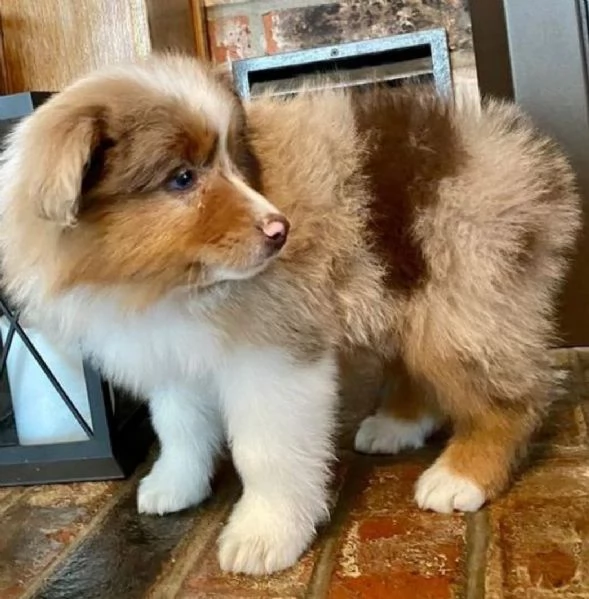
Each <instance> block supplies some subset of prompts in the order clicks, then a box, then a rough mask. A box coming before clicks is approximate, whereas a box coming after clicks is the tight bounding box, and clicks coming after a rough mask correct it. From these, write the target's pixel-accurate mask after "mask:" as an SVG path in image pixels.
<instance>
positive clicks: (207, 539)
mask: <svg viewBox="0 0 589 599" xmlns="http://www.w3.org/2000/svg"><path fill="white" fill-rule="evenodd" d="M239 490H240V486H239V484H238V481H237V480H234V481H231V483H230V484H228V485H226V486H225V487H224V488H223V489H222V490H221V491H220V492H218V493H217V494H216V496H215V497H214V498H213V500H212V501H213V504H212V505H211V504H209V505H207V506H206V508H205V510H206V511H205V512H203V515H205V516H206V518H196V520H195V523H194V526H193V527H192V528H191V529H190V530H189V531H188V532H187V533H186V534H185V536H184V539H183V540H182V541H181V542H180V543H179V545H178V546H177V547H176V548H175V549H174V552H173V554H172V556H171V559H172V560H174V561H175V563H174V566H173V567H172V568H171V569H170V571H169V572H168V573H167V574H166V575H165V576H164V577H163V578H162V579H160V580H156V581H155V583H154V584H153V585H152V587H151V589H150V590H149V591H148V592H147V593H146V595H145V597H146V599H147V598H148V599H174V597H176V596H177V595H178V593H179V592H180V590H181V588H182V584H183V583H184V581H185V580H186V577H187V576H188V573H189V572H190V570H191V569H193V568H195V567H197V566H199V565H200V564H201V563H202V562H203V561H204V559H205V558H206V556H207V555H208V553H207V551H206V550H207V549H212V548H213V545H214V543H215V541H216V536H217V531H218V529H219V527H220V526H219V525H220V524H221V523H222V522H223V521H224V520H225V518H226V517H227V515H228V514H229V512H230V511H231V510H232V509H233V506H234V505H235V502H236V501H237V499H238V498H239ZM176 556H178V557H177V558H176Z"/></svg>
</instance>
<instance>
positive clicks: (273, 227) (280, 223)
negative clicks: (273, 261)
mask: <svg viewBox="0 0 589 599" xmlns="http://www.w3.org/2000/svg"><path fill="white" fill-rule="evenodd" d="M289 228H290V224H289V222H288V221H287V220H286V218H284V216H282V215H280V214H271V215H270V216H267V217H266V218H265V219H264V220H263V222H262V227H261V229H262V233H264V235H265V236H266V243H267V245H268V246H269V247H270V248H272V249H273V250H274V251H278V250H279V249H281V248H282V246H283V245H284V244H285V243H286V238H287V236H288V230H289Z"/></svg>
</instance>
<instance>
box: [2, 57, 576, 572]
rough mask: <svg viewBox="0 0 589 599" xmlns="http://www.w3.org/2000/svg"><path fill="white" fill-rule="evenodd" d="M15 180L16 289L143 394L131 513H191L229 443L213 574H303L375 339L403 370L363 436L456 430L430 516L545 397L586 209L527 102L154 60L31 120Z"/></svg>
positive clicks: (388, 441) (110, 374) (370, 447)
mask: <svg viewBox="0 0 589 599" xmlns="http://www.w3.org/2000/svg"><path fill="white" fill-rule="evenodd" d="M303 91H304V90H303ZM0 190H1V219H2V223H1V228H0V248H1V259H2V272H3V282H4V289H5V291H6V293H7V294H8V296H9V297H10V299H11V301H13V302H14V303H15V304H16V305H18V306H19V307H20V308H21V310H22V311H23V314H24V315H26V317H27V321H28V322H31V323H34V325H35V326H38V327H41V328H42V329H43V330H44V331H45V332H46V333H47V334H50V335H52V336H53V338H54V339H56V341H59V342H61V343H67V344H76V345H79V346H80V347H81V348H82V350H83V352H84V355H85V356H86V357H87V358H88V359H89V360H91V361H92V362H93V363H94V364H95V365H96V366H97V367H98V368H100V369H101V371H102V372H103V373H104V375H105V377H107V378H109V379H110V380H112V381H113V382H115V383H116V384H119V385H122V386H124V387H125V388H127V389H128V390H129V391H131V392H132V393H135V394H137V395H139V396H141V397H145V398H146V399H147V401H148V402H149V407H150V411H151V416H152V419H153V425H154V427H155V430H156V431H157V434H158V436H159V439H160V441H161V453H160V456H159V458H158V460H157V462H156V463H155V465H154V466H153V469H152V470H151V473H150V474H149V475H148V476H146V477H145V478H144V479H143V480H142V481H141V484H140V487H139V491H138V509H139V511H140V512H143V513H149V514H165V513H167V512H174V511H176V510H181V509H183V508H187V507H188V506H192V505H196V504H198V503H200V502H201V501H202V500H203V499H204V498H206V497H207V496H208V495H209V493H210V491H211V487H210V481H211V477H212V475H213V468H214V462H215V457H216V456H217V455H218V453H219V451H220V450H221V448H222V444H223V443H224V441H225V440H226V441H227V442H228V444H229V447H230V449H231V452H232V456H233V460H234V463H235V466H236V468H237V470H238V472H239V474H240V476H241V479H242V481H243V495H242V497H241V499H240V501H239V502H238V503H237V505H236V506H235V509H234V511H233V513H232V515H231V517H230V520H229V522H228V524H227V526H226V528H225V529H224V531H223V533H222V536H221V538H220V542H219V560H220V564H221V567H222V568H223V569H224V570H227V571H233V572H245V573H250V574H262V573H269V572H273V571H276V570H279V569H282V568H286V567H288V566H291V565H292V564H294V563H295V562H296V560H297V559H298V557H299V556H300V555H301V554H302V552H303V551H305V549H306V548H307V547H308V546H309V544H310V542H311V541H312V539H313V537H314V534H315V529H316V526H317V525H318V523H320V522H321V521H322V520H324V519H325V518H326V517H327V516H328V496H327V488H328V483H329V473H330V463H331V460H332V457H333V452H334V449H333V432H334V425H335V422H336V400H337V395H338V373H337V367H336V364H337V359H338V355H341V353H342V352H346V351H354V349H355V348H370V350H371V351H373V352H375V353H376V354H378V356H379V357H380V358H381V359H382V362H383V364H384V369H385V371H386V375H387V380H388V381H390V382H391V384H390V385H387V387H386V388H387V392H386V393H385V396H384V397H385V399H384V402H383V404H382V405H381V406H380V407H379V409H378V411H377V412H376V414H375V415H373V416H371V417H370V418H368V419H367V420H366V421H364V422H363V424H362V425H361V428H360V430H359V432H358V434H357V438H356V447H357V449H358V450H360V451H363V452H368V453H395V452H397V451H400V450H401V449H403V448H407V447H409V448H411V447H419V446H421V445H422V444H423V443H424V441H425V440H426V438H427V437H428V436H429V435H430V434H431V433H432V432H433V431H434V430H436V429H437V428H438V427H439V426H440V425H441V424H442V423H443V422H444V421H445V420H449V421H450V423H451V424H452V426H453V430H454V434H453V437H452V438H451V439H450V441H449V444H448V446H447V448H446V449H445V451H444V452H443V453H442V455H441V456H440V457H439V458H438V460H437V461H436V462H435V463H434V464H433V465H432V466H431V467H430V468H429V470H427V471H426V472H425V473H424V474H423V476H422V477H421V478H420V479H419V481H418V483H417V487H416V500H417V503H418V504H419V505H420V506H421V507H422V508H424V509H431V510H436V511H440V512H450V511H452V510H477V509H478V508H480V507H481V506H482V505H483V503H484V502H485V501H487V500H489V499H492V498H493V497H495V496H496V495H497V494H498V493H500V492H501V491H502V490H503V489H504V488H505V487H506V485H507V484H508V481H509V479H510V475H511V473H512V472H513V469H514V467H515V465H516V464H517V461H518V458H519V457H520V456H521V455H522V453H523V452H524V451H525V448H526V445H527V442H528V439H529V437H530V435H531V433H532V432H533V430H534V429H535V427H536V426H537V424H538V423H539V420H540V418H541V415H542V413H543V411H544V410H545V407H546V406H547V403H548V401H549V396H550V388H551V383H552V379H551V376H550V368H549V364H548V360H547V348H548V345H549V343H550V342H551V339H552V335H553V332H554V331H553V310H554V302H555V295H556V293H557V291H558V290H559V287H560V285H561V281H562V279H563V277H564V276H565V273H566V264H567V256H568V255H569V253H570V252H571V250H572V248H573V247H574V243H575V239H576V235H577V232H578V229H579V222H580V216H579V205H580V202H579V198H578V196H577V193H576V191H575V183H574V176H573V172H572V171H571V168H570V167H569V165H568V163H567V161H566V159H565V158H564V156H563V154H562V153H561V152H560V150H559V149H558V148H557V147H556V146H555V144H554V143H553V142H552V141H550V140H549V139H547V138H546V137H544V136H543V135H541V134H540V133H539V132H538V131H536V130H535V129H534V127H533V125H532V124H531V123H530V122H529V120H528V119H527V118H526V117H525V116H524V115H523V114H522V113H521V112H520V111H519V110H518V109H517V108H515V107H514V106H511V105H505V104H499V103H494V102H491V103H488V104H487V105H485V107H484V108H483V109H480V108H479V103H478V100H475V99H468V98H466V99H463V101H461V102H456V103H455V102H452V101H450V100H444V99H441V98H438V97H436V95H435V94H434V93H433V92H432V91H431V90H417V89H416V90H392V89H389V88H373V89H369V90H366V91H325V92H318V93H301V94H298V95H297V96H295V97H293V98H290V99H273V98H270V97H264V98H261V99H258V100H255V101H253V102H251V103H249V104H246V105H243V104H242V103H241V102H240V101H239V99H238V98H237V96H236V95H235V93H233V92H232V91H231V89H230V88H229V87H228V85H227V84H226V83H225V82H224V81H222V80H221V79H220V78H219V77H218V76H217V75H215V74H214V73H213V72H212V71H211V70H210V68H209V67H207V66H205V65H203V64H201V63H199V62H196V61H194V60H192V59H188V58H183V57H178V56H154V57H151V58H149V59H148V60H146V61H144V62H141V63H135V64H128V65H124V66H118V67H114V68H109V69H106V70H103V71H99V72H95V73H92V74H90V75H89V76H87V77H85V78H82V79H81V80H79V81H77V82H75V83H74V84H73V85H71V86H70V87H68V88H67V89H65V90H64V91H63V92H61V93H59V94H57V95H56V96H54V97H53V98H52V99H51V100H50V101H48V102H47V103H46V104H45V105H43V106H42V107H40V108H39V109H38V110H37V111H36V112H35V113H34V114H33V115H32V116H30V117H28V118H26V119H25V120H23V121H22V122H21V123H20V124H19V125H18V126H17V127H16V128H15V129H14V131H13V132H12V134H11V135H10V137H9V138H8V141H7V144H6V148H5V152H4V154H3V160H2V164H1V166H0Z"/></svg>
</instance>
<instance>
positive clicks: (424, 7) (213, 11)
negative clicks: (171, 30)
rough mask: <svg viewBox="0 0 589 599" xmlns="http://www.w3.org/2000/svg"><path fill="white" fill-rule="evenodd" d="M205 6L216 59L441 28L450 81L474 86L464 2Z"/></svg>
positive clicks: (298, 1)
mask: <svg viewBox="0 0 589 599" xmlns="http://www.w3.org/2000/svg"><path fill="white" fill-rule="evenodd" d="M205 6H206V13H207V23H208V35H209V44H210V49H211V56H212V57H213V60H215V61H216V62H218V63H223V62H226V61H228V60H236V59H240V58H247V57H251V56H261V55H264V54H274V53H276V52H285V51H289V50H299V49H304V48H311V47H316V46H320V45H325V44H331V43H340V42H346V41H355V40H362V39H367V38H373V37H382V36H385V35H392V34H395V33H407V32H412V31H418V30H421V29H430V28H433V27H443V28H444V29H446V31H447V34H448V39H449V46H450V50H451V58H452V69H453V76H454V82H455V85H458V84H468V85H470V84H473V85H474V84H476V77H475V71H474V55H473V50H472V37H471V27H470V17H469V13H468V0H340V1H338V2H334V1H332V2H330V1H329V0H245V1H244V0H205Z"/></svg>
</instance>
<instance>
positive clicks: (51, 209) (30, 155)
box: [19, 102, 104, 227]
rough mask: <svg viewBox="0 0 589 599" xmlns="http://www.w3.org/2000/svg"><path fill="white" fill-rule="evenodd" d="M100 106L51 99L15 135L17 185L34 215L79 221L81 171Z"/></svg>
mask: <svg viewBox="0 0 589 599" xmlns="http://www.w3.org/2000/svg"><path fill="white" fill-rule="evenodd" d="M103 123H104V121H103V116H102V111H101V110H100V109H97V108H84V109H69V108H68V107H67V106H63V105H60V104H59V103H56V104H55V105H53V104H52V103H51V102H49V103H48V104H47V105H45V106H42V107H41V108H39V109H38V110H37V112H35V113H34V114H33V115H32V116H31V117H30V119H29V121H28V122H27V123H26V124H25V126H24V127H23V129H22V131H21V132H20V133H21V135H19V138H20V139H19V142H20V144H21V146H20V173H19V174H20V175H21V176H22V182H21V185H19V187H20V188H21V192H22V193H23V195H25V196H28V197H29V198H30V199H31V201H32V202H33V204H34V206H35V209H36V210H37V212H38V214H39V215H40V216H41V217H42V218H45V219H47V220H50V221H53V222H55V223H56V224H59V225H61V226H63V227H72V226H74V225H75V224H76V223H77V217H78V211H79V208H80V197H81V194H82V184H83V181H84V175H85V173H86V170H87V169H88V168H89V165H90V161H91V157H92V153H93V151H94V150H95V149H96V148H97V147H98V146H99V144H100V142H101V137H102V131H103V128H104V127H103Z"/></svg>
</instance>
